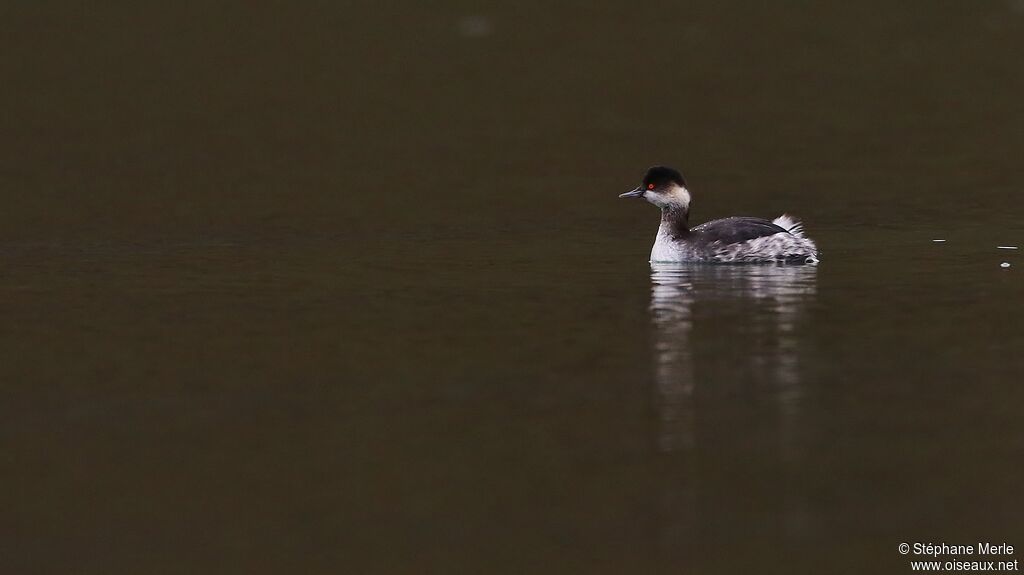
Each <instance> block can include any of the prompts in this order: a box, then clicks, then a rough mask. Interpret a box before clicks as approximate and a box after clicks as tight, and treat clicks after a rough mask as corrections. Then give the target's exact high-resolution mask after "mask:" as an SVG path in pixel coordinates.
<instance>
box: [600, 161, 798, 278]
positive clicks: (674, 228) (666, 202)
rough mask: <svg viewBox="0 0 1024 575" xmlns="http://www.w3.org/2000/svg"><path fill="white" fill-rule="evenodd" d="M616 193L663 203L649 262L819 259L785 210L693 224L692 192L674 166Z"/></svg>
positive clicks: (654, 170)
mask: <svg viewBox="0 0 1024 575" xmlns="http://www.w3.org/2000/svg"><path fill="white" fill-rule="evenodd" d="M619 197H620V198H644V199H645V200H647V201H648V202H651V203H652V204H654V205H656V206H658V207H659V208H661V226H660V227H658V235H657V237H656V238H655V239H654V248H653V249H652V250H651V262H723V263H809V264H814V263H818V247H817V246H816V245H814V242H813V241H812V240H811V239H810V238H808V237H805V236H804V230H803V225H802V224H801V223H800V222H799V221H797V220H795V219H793V218H791V217H789V216H787V215H782V216H780V217H778V218H775V219H774V220H772V221H768V220H763V219H761V218H748V217H732V218H724V219H721V220H713V221H710V222H705V223H703V224H701V225H699V226H697V227H695V228H691V227H690V226H689V224H688V219H689V216H690V192H689V191H688V190H687V189H686V180H684V179H683V175H682V174H680V173H679V172H678V171H677V170H674V169H672V168H668V167H665V166H654V167H652V168H651V169H649V170H647V173H646V174H645V175H644V179H643V183H641V185H640V186H638V187H637V188H636V189H634V190H632V191H629V192H626V193H624V194H620V195H619Z"/></svg>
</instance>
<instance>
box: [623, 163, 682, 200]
mask: <svg viewBox="0 0 1024 575" xmlns="http://www.w3.org/2000/svg"><path fill="white" fill-rule="evenodd" d="M619 197H620V198H643V199H645V200H647V201H648V202H651V203H652V204H654V205H656V206H658V207H659V208H661V209H663V210H664V209H678V210H683V211H688V210H689V209H690V192H688V191H687V190H686V180H684V179H683V175H682V174H680V173H679V171H678V170H674V169H672V168H669V167H666V166H653V167H651V168H650V169H648V170H647V173H646V174H644V179H643V181H642V182H641V183H640V185H639V186H637V187H636V188H635V189H633V190H630V191H628V192H626V193H624V194H619Z"/></svg>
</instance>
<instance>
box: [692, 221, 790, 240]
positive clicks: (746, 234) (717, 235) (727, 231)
mask: <svg viewBox="0 0 1024 575" xmlns="http://www.w3.org/2000/svg"><path fill="white" fill-rule="evenodd" d="M691 231H692V232H696V233H699V234H701V235H702V236H703V238H704V240H705V241H707V242H722V243H723V244H736V243H740V242H745V241H749V240H753V239H756V238H763V237H765V236H773V235H775V234H778V233H787V234H788V233H789V232H788V231H786V229H785V228H783V227H781V226H778V225H776V224H773V223H772V222H770V221H768V220H764V219H761V218H747V217H736V218H724V219H721V220H712V221H710V222H705V223H703V224H701V225H699V226H697V227H695V228H693V229H692V230H691Z"/></svg>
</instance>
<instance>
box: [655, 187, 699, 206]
mask: <svg viewBox="0 0 1024 575" xmlns="http://www.w3.org/2000/svg"><path fill="white" fill-rule="evenodd" d="M644 199H646V200H647V201H648V202H651V203H652V204H654V205H656V206H658V207H659V208H664V207H667V206H674V207H678V208H687V209H688V208H689V207H690V192H688V191H686V188H683V187H680V186H675V187H674V188H672V189H671V190H668V191H666V192H664V193H655V192H653V191H651V190H647V191H646V192H644Z"/></svg>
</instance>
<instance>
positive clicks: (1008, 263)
mask: <svg viewBox="0 0 1024 575" xmlns="http://www.w3.org/2000/svg"><path fill="white" fill-rule="evenodd" d="M999 267H1001V268H1008V267H1010V262H1003V263H1001V264H999Z"/></svg>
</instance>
